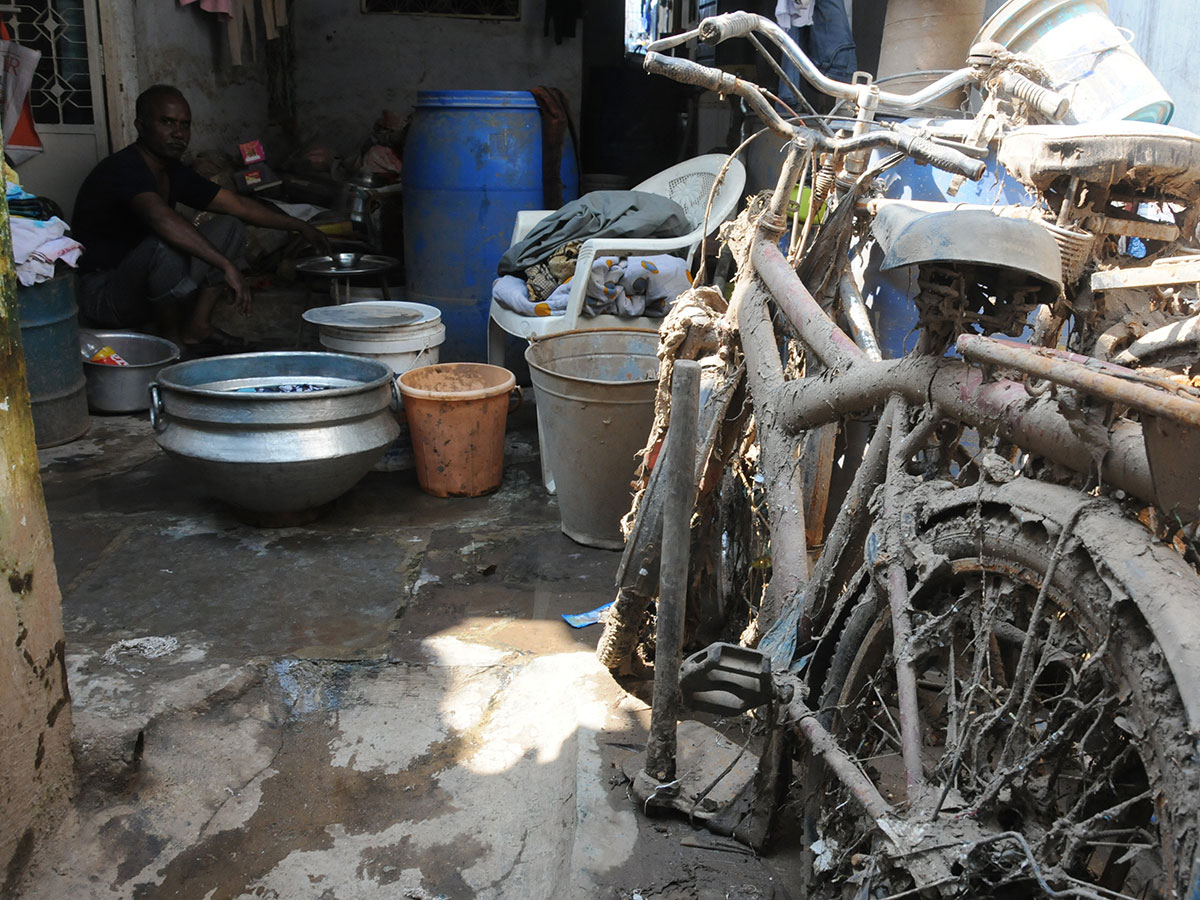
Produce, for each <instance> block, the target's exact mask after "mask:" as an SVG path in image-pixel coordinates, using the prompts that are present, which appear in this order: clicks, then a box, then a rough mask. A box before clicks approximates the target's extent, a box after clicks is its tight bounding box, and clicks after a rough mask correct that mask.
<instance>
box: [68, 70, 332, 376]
mask: <svg viewBox="0 0 1200 900" xmlns="http://www.w3.org/2000/svg"><path fill="white" fill-rule="evenodd" d="M134 127H135V128H137V133H138V138H137V141H136V142H134V143H133V144H131V145H130V146H128V147H126V148H125V149H124V150H121V151H118V152H117V153H114V154H113V155H112V156H109V157H108V158H107V159H104V160H102V161H101V162H100V163H99V164H98V165H97V166H96V168H95V169H93V170H92V172H91V174H89V175H88V177H87V179H86V180H85V181H84V182H83V186H82V187H81V188H80V189H79V196H78V197H77V198H76V201H75V215H74V218H73V219H72V233H73V235H74V237H75V238H76V239H77V240H79V241H80V242H81V243H82V244H83V246H84V253H83V257H82V258H81V260H80V271H81V278H80V300H79V303H80V308H81V309H82V310H83V313H84V315H85V316H86V317H87V318H88V319H90V320H91V322H92V324H94V325H96V326H98V327H104V328H129V329H139V328H142V327H143V325H144V323H146V322H147V321H148V320H153V321H154V324H155V330H156V331H158V332H159V333H160V334H162V336H163V337H166V338H168V339H170V340H173V341H175V342H176V343H179V344H182V346H183V349H184V352H185V354H188V355H198V354H200V353H202V352H204V351H205V350H206V349H219V348H218V347H215V346H214V345H217V344H219V341H218V340H217V335H216V333H215V332H214V328H213V325H212V313H213V309H214V308H215V307H216V305H217V302H218V301H219V300H220V299H221V298H222V296H224V295H226V294H229V295H231V296H232V298H233V302H234V304H235V305H236V306H237V308H238V310H240V311H241V312H242V314H243V315H248V314H249V312H250V304H251V295H250V288H249V286H248V285H247V284H246V280H245V279H244V278H243V277H242V274H241V271H240V270H239V263H240V257H241V255H242V251H243V248H244V246H245V239H246V229H245V226H244V225H243V224H242V223H243V222H246V223H249V224H251V225H258V226H261V227H263V228H276V229H280V230H287V231H293V232H296V233H297V234H299V235H301V236H302V237H303V238H304V239H305V240H306V241H308V242H309V243H310V244H312V245H313V246H315V247H316V248H317V249H318V251H319V252H321V253H329V252H330V249H329V241H328V239H327V238H326V237H325V235H324V234H323V233H321V232H320V231H319V230H317V229H316V228H314V227H313V226H312V225H309V224H308V223H306V222H302V221H301V220H299V219H296V218H293V217H292V216H289V215H285V214H284V213H282V212H279V211H278V210H276V209H272V208H271V207H269V206H267V205H266V204H263V203H259V202H258V201H256V200H252V199H250V198H247V197H242V196H240V195H238V194H235V193H234V192H233V191H229V190H226V189H225V188H222V187H219V186H218V185H216V184H214V183H213V182H211V181H209V180H208V179H206V178H202V177H201V176H200V175H197V174H196V173H195V172H194V171H192V170H191V169H190V168H188V167H187V166H185V165H184V164H183V163H182V162H180V158H181V157H182V156H183V152H184V151H185V150H186V149H187V146H188V142H189V141H190V140H191V128H192V113H191V109H190V107H189V106H188V103H187V100H185V99H184V97H183V94H182V93H180V91H179V90H178V89H177V88H174V87H171V86H170V85H165V84H156V85H154V86H153V87H150V88H147V89H146V90H145V91H143V92H142V94H141V95H140V96H139V97H138V98H137V106H136V118H135V119H134ZM176 203H182V204H184V205H185V206H188V207H191V208H192V209H196V210H207V211H209V212H214V213H218V214H219V215H217V216H214V217H213V218H211V219H209V220H208V221H206V222H204V223H202V224H201V225H199V226H195V225H193V224H192V223H191V222H190V221H188V219H186V218H184V217H183V216H182V215H180V214H179V213H178V212H176V211H175V204H176Z"/></svg>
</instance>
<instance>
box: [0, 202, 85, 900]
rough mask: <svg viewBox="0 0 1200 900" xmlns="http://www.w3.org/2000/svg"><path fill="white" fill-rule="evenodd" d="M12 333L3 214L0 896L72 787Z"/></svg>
mask: <svg viewBox="0 0 1200 900" xmlns="http://www.w3.org/2000/svg"><path fill="white" fill-rule="evenodd" d="M17 337H18V325H17V309H16V276H15V273H14V271H13V263H12V243H11V241H10V238H9V227H8V215H7V213H6V212H0V897H7V896H10V894H11V890H12V887H13V885H14V884H15V882H16V880H17V879H18V878H19V877H20V875H21V871H22V869H23V867H24V864H25V862H26V861H27V860H28V857H29V855H30V853H31V852H32V850H33V848H34V846H35V845H36V844H37V842H38V841H39V840H40V839H41V838H43V837H44V836H45V835H46V834H47V833H48V832H49V830H50V829H51V828H53V827H54V826H55V825H56V824H57V821H58V818H59V816H60V814H61V813H62V812H63V810H64V809H65V806H66V803H67V800H68V795H69V790H70V785H71V753H70V744H69V740H70V736H71V707H70V695H69V693H68V692H67V681H66V664H65V661H64V651H65V648H64V644H63V627H62V600H61V597H60V595H59V590H58V576H57V573H56V572H55V569H54V551H53V549H52V547H51V545H50V524H49V522H48V521H47V519H46V505H45V502H44V501H43V499H42V483H41V480H40V479H39V478H38V459H37V451H36V449H35V447H34V438H33V418H32V414H31V413H30V408H29V393H28V389H27V388H26V384H25V366H24V359H23V356H22V354H21V352H20V350H19V348H18V345H17Z"/></svg>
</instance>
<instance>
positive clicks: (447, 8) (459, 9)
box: [362, 0, 521, 19]
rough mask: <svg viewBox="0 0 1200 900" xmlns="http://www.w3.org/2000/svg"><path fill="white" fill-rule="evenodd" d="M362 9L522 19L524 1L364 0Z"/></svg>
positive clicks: (431, 14) (381, 11) (419, 14)
mask: <svg viewBox="0 0 1200 900" xmlns="http://www.w3.org/2000/svg"><path fill="white" fill-rule="evenodd" d="M362 11H363V12H364V13H399V14H403V15H410V16H454V17H457V18H463V19H519V18H521V0H362Z"/></svg>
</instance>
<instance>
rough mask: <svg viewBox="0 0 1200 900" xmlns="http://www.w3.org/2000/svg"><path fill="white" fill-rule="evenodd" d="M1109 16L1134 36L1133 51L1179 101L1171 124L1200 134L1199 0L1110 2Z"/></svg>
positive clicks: (1110, 0) (1175, 99)
mask: <svg viewBox="0 0 1200 900" xmlns="http://www.w3.org/2000/svg"><path fill="white" fill-rule="evenodd" d="M1108 15H1109V18H1111V19H1112V20H1113V22H1115V23H1116V24H1117V25H1119V26H1121V27H1122V28H1128V29H1129V30H1130V31H1132V32H1133V49H1134V50H1136V51H1137V52H1138V55H1139V56H1141V58H1142V59H1143V60H1144V61H1145V63H1146V65H1147V66H1149V67H1150V71H1152V72H1153V73H1154V76H1155V77H1156V78H1157V79H1158V80H1159V81H1160V82H1161V83H1162V86H1163V87H1164V88H1166V89H1167V93H1168V94H1170V95H1171V99H1172V100H1174V101H1175V115H1174V117H1173V118H1172V119H1171V122H1170V124H1171V125H1174V126H1176V127H1178V128H1184V129H1186V130H1188V131H1195V132H1200V69H1197V67H1196V65H1195V60H1194V57H1195V46H1196V39H1197V38H1198V37H1200V24H1198V22H1200V20H1197V18H1196V5H1195V0H1156V2H1154V3H1147V2H1146V0H1109V2H1108ZM1181 29H1182V32H1181Z"/></svg>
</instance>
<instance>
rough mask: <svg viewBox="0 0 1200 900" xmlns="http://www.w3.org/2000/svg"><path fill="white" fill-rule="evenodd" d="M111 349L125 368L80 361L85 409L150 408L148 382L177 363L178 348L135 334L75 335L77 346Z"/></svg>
mask: <svg viewBox="0 0 1200 900" xmlns="http://www.w3.org/2000/svg"><path fill="white" fill-rule="evenodd" d="M89 345H98V346H100V347H111V348H112V349H113V351H114V352H115V353H116V354H117V356H119V357H120V358H121V359H123V360H125V362H126V363H127V365H124V366H114V365H108V364H106V363H97V362H92V361H91V360H90V359H84V361H83V374H84V375H85V376H86V378H87V399H88V406H89V407H91V409H92V411H93V412H108V413H130V412H141V411H142V410H144V409H147V408H149V406H150V390H149V389H150V382H152V381H153V380H154V379H155V377H156V376H157V375H158V373H159V370H161V369H162V368H163V367H164V366H168V365H170V364H171V363H173V362H175V361H176V360H178V359H179V348H178V347H177V346H175V344H173V343H171V342H170V341H168V340H167V339H166V338H160V337H155V336H154V335H152V334H139V333H138V332H135V331H88V330H86V329H81V330H80V332H79V346H80V347H81V348H83V347H87V346H89Z"/></svg>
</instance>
